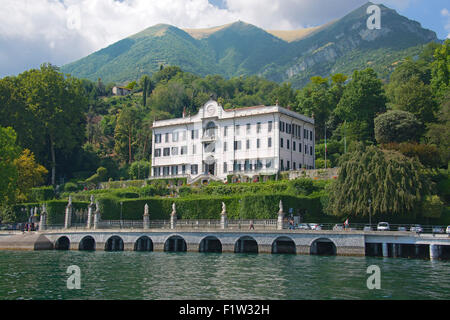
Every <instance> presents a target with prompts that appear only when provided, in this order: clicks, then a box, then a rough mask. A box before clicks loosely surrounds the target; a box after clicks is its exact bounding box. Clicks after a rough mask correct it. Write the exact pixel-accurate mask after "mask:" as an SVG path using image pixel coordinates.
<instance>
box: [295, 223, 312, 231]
mask: <svg viewBox="0 0 450 320" xmlns="http://www.w3.org/2000/svg"><path fill="white" fill-rule="evenodd" d="M298 229H300V230H310V229H311V228H310V227H309V225H308V224H307V223H300V224H299V225H298Z"/></svg>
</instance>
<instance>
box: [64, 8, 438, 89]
mask: <svg viewBox="0 0 450 320" xmlns="http://www.w3.org/2000/svg"><path fill="white" fill-rule="evenodd" d="M372 4H373V3H372V2H367V3H366V4H365V5H363V6H361V7H359V8H357V9H356V10H353V11H352V12H350V13H348V14H347V15H345V16H344V17H342V18H340V19H337V20H335V21H333V22H330V23H328V24H325V25H322V26H316V27H314V28H308V29H300V30H290V31H283V30H278V31H277V30H273V31H270V30H269V31H265V30H263V29H261V28H259V27H257V26H254V25H252V24H250V23H247V22H244V21H240V20H238V21H235V22H232V23H228V24H224V25H221V26H215V27H208V28H203V29H193V28H192V29H189V28H185V29H179V28H177V27H175V26H172V25H168V24H157V25H154V26H151V27H149V28H147V29H145V30H143V31H141V32H139V33H137V34H135V35H133V36H131V37H128V38H125V39H123V40H121V41H119V42H116V43H114V44H112V45H110V46H109V47H107V48H105V49H102V50H100V51H98V52H95V53H93V54H91V55H89V56H88V57H86V58H83V59H81V60H79V61H76V62H73V63H71V64H69V65H66V66H63V67H62V70H63V71H64V72H65V73H71V74H73V75H74V76H76V77H81V78H88V79H93V80H96V79H98V78H99V77H100V78H102V79H103V80H104V81H105V82H110V81H118V82H126V81H132V80H136V79H139V78H140V77H141V76H142V75H143V74H151V73H153V72H155V71H157V70H159V67H160V66H161V64H164V65H177V66H179V67H181V68H182V69H183V70H184V71H188V72H192V73H195V74H197V75H200V76H205V75H208V74H219V75H222V76H224V77H235V76H241V75H259V76H262V77H265V78H267V79H269V80H273V81H278V82H281V81H290V82H291V83H292V85H293V86H294V87H297V88H299V87H302V86H304V85H305V84H306V83H307V82H308V81H309V79H310V78H311V77H312V76H325V77H326V76H328V75H329V74H332V73H344V74H352V73H353V70H355V69H365V68H367V67H369V66H370V67H372V68H374V69H375V71H377V72H378V74H379V75H380V76H381V77H386V76H388V75H389V73H390V72H392V69H393V65H394V63H396V62H398V61H399V60H401V59H403V58H405V57H407V56H414V55H416V54H417V53H418V52H419V50H420V48H421V46H423V45H424V44H426V43H428V42H431V41H436V40H437V37H436V34H435V33H434V32H433V31H430V30H426V29H424V28H422V27H421V26H420V24H419V23H418V22H415V21H412V20H409V19H408V18H406V17H404V16H401V15H400V14H398V13H397V12H396V11H395V10H392V9H389V8H388V7H385V6H383V5H379V6H380V8H381V14H382V22H381V29H380V30H369V29H368V28H367V24H366V21H367V18H368V14H367V8H368V7H369V6H370V5H372Z"/></svg>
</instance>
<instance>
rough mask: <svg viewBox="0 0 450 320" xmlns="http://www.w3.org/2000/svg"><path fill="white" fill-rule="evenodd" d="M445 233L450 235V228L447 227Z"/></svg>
mask: <svg viewBox="0 0 450 320" xmlns="http://www.w3.org/2000/svg"><path fill="white" fill-rule="evenodd" d="M445 233H448V234H450V226H447V229H446V230H445Z"/></svg>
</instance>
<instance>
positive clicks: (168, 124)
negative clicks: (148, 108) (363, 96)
mask: <svg viewBox="0 0 450 320" xmlns="http://www.w3.org/2000/svg"><path fill="white" fill-rule="evenodd" d="M152 129H153V144H152V171H151V178H167V177H187V178H189V180H191V181H192V180H197V178H198V179H202V178H209V179H216V180H219V179H220V180H222V181H224V180H226V178H227V176H228V175H232V174H240V175H246V176H249V177H252V176H254V175H259V174H275V173H278V172H280V171H288V170H299V169H301V168H305V169H314V161H315V152H314V151H315V150H314V142H315V140H314V119H312V118H308V117H306V116H304V115H301V114H298V113H296V112H293V111H291V110H288V109H286V108H282V107H280V106H278V105H275V106H255V107H247V108H241V109H230V110H224V109H223V108H222V106H221V105H219V104H218V103H217V102H216V101H213V100H210V101H208V102H207V103H206V104H205V105H204V106H203V107H202V108H200V110H199V112H198V114H196V115H194V116H190V115H189V116H183V118H178V119H168V120H160V121H155V122H154V123H153V127H152Z"/></svg>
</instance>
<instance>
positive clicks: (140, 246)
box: [134, 236, 153, 251]
mask: <svg viewBox="0 0 450 320" xmlns="http://www.w3.org/2000/svg"><path fill="white" fill-rule="evenodd" d="M134 251H153V241H152V239H150V238H149V237H147V236H142V237H140V238H139V239H137V240H136V242H135V243H134Z"/></svg>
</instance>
